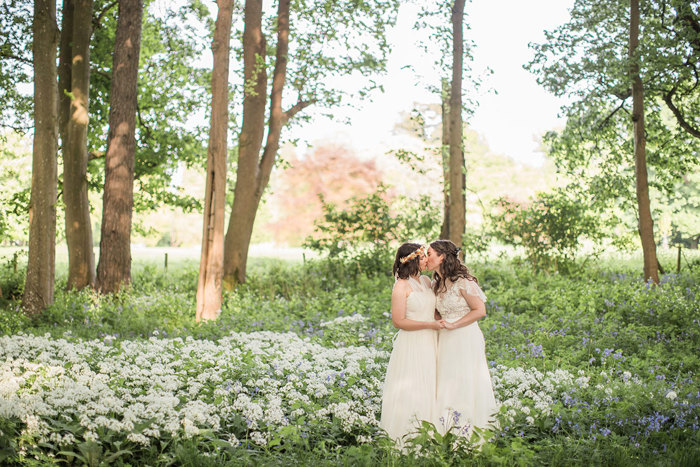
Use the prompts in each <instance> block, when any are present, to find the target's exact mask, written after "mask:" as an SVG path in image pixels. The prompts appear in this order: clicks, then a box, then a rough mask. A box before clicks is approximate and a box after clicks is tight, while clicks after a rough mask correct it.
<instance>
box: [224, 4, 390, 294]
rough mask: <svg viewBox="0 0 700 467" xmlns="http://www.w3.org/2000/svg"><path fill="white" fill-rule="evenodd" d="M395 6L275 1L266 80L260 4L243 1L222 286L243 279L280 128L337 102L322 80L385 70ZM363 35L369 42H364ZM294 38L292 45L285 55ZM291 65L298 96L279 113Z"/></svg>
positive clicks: (295, 90)
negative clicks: (239, 93)
mask: <svg viewBox="0 0 700 467" xmlns="http://www.w3.org/2000/svg"><path fill="white" fill-rule="evenodd" d="M396 7H397V2H396V1H395V0H388V1H385V0H375V1H368V2H356V1H354V0H347V1H338V2H324V1H318V2H316V1H302V2H299V3H296V4H295V10H294V11H292V12H290V1H289V0H279V1H278V5H277V11H276V14H275V15H274V18H273V21H265V23H268V24H274V27H275V30H276V39H277V41H276V44H275V46H274V51H275V56H274V64H273V65H272V70H271V75H268V69H267V66H268V65H267V53H266V52H267V48H268V46H267V44H266V36H265V32H264V30H263V24H265V23H264V22H263V17H264V12H263V2H262V1H261V0H247V1H246V4H245V17H244V31H243V77H244V86H243V92H244V96H243V120H242V124H241V130H240V133H239V137H238V167H237V172H236V185H235V188H234V199H233V207H232V210H231V217H230V219H229V225H228V230H227V232H226V239H225V252H224V285H225V286H226V287H227V288H231V287H233V286H235V284H237V283H240V282H243V281H244V280H245V274H246V266H247V261H248V248H249V246H250V239H251V235H252V231H253V224H254V222H255V216H256V213H257V210H258V206H259V204H260V201H261V199H262V195H263V192H264V190H265V188H266V187H267V184H268V181H269V179H270V174H271V172H272V169H273V167H274V165H275V161H276V159H277V151H278V149H279V147H280V140H281V133H282V128H283V126H284V125H285V124H286V123H287V122H289V121H290V120H291V119H292V118H293V117H294V116H295V115H296V114H297V113H299V112H300V111H302V110H303V109H305V108H306V107H308V106H309V105H311V104H313V103H318V104H319V105H321V106H327V107H330V106H333V105H337V104H338V103H339V101H340V94H339V92H338V91H337V90H333V89H329V88H328V87H327V84H326V82H327V81H328V80H326V79H325V78H327V77H328V76H329V75H332V74H351V73H353V72H359V73H361V74H363V75H367V74H369V73H370V72H373V71H376V70H383V69H384V66H385V60H386V53H387V51H388V47H387V44H386V40H385V30H386V26H387V25H389V24H392V23H393V21H394V16H395V11H396ZM290 14H291V15H292V17H293V18H294V19H295V20H296V21H297V23H298V26H297V27H296V28H294V31H295V33H296V34H295V37H294V38H293V37H292V36H291V35H290ZM368 37H371V38H372V41H371V44H370V43H368V42H367V38H368ZM293 39H295V40H296V41H295V42H294V48H293V49H292V52H291V53H290V41H291V40H293ZM290 65H291V66H292V69H291V77H290V78H291V79H289V82H290V83H291V85H292V90H293V92H295V93H296V94H297V102H296V104H294V105H292V106H290V107H288V108H287V109H286V110H284V109H283V106H282V97H283V93H284V91H285V82H286V81H287V79H288V76H287V75H288V74H289V73H290V71H289V70H288V69H289V66H290ZM268 76H270V81H271V82H270V83H269V86H270V87H271V91H270V94H269V99H268V97H267V89H268ZM363 91H364V90H363ZM266 120H267V128H266ZM264 137H265V138H266V139H265V145H264V147H263V138H264Z"/></svg>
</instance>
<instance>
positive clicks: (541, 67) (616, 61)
mask: <svg viewBox="0 0 700 467" xmlns="http://www.w3.org/2000/svg"><path fill="white" fill-rule="evenodd" d="M630 19H631V17H630V3H629V2H627V1H616V2H609V1H604V0H578V1H576V2H575V3H574V6H573V8H572V10H571V18H570V20H569V21H568V22H567V23H565V24H563V25H561V26H559V27H557V28H555V29H554V30H552V31H546V32H545V41H544V42H543V43H541V44H531V47H532V48H533V49H534V50H535V56H534V59H533V60H532V61H531V62H530V63H529V64H528V65H527V68H528V69H529V70H530V71H532V72H533V73H535V74H536V75H537V79H538V82H539V83H540V84H541V85H543V86H544V87H545V88H546V89H547V90H549V91H551V92H553V93H554V94H555V95H557V96H568V97H569V98H570V99H571V101H572V102H571V103H570V104H569V105H567V106H565V107H563V109H562V112H563V113H564V114H565V115H566V117H567V122H566V126H565V127H564V128H563V129H562V130H561V131H557V132H550V133H548V134H547V135H546V136H545V142H546V145H547V146H548V152H549V154H550V155H551V156H552V157H553V159H554V160H555V162H556V164H557V166H558V169H559V170H560V171H562V172H565V173H567V174H568V175H569V176H570V177H571V178H572V179H573V180H575V183H572V184H571V185H570V187H569V189H570V190H571V191H572V192H574V193H576V195H577V196H578V197H580V198H581V199H585V200H589V201H590V202H591V205H592V207H593V208H594V209H596V210H600V211H601V212H602V213H606V214H609V213H614V214H615V215H618V214H624V215H628V214H629V216H628V217H629V218H630V219H631V218H633V217H634V218H636V219H637V222H635V223H634V231H636V232H637V233H638V234H639V235H640V238H643V237H644V239H643V240H642V242H643V245H646V246H643V249H645V250H646V251H645V256H646V258H645V263H648V261H652V262H654V261H655V260H654V259H653V258H650V250H651V248H652V247H651V245H650V243H649V242H650V241H651V240H653V225H652V224H651V219H650V218H651V215H652V214H651V213H653V212H654V210H655V206H654V200H655V199H656V200H659V199H662V198H663V195H664V194H670V193H672V192H673V191H674V190H675V189H676V187H677V186H678V183H679V182H680V181H681V180H682V179H683V177H684V176H685V175H686V174H688V173H692V172H693V171H694V170H696V167H697V166H698V163H699V162H700V160H699V159H698V158H697V153H698V151H700V139H698V138H696V137H695V136H694V135H693V132H692V131H689V128H690V130H692V129H693V128H697V127H698V126H699V125H698V121H697V117H695V116H696V115H698V111H699V110H700V93H698V92H697V83H698V81H697V79H696V76H697V73H698V69H697V64H698V63H700V47H698V46H699V45H700V42H699V41H698V37H700V36H698V32H699V31H700V26H698V24H700V22H699V21H698V12H697V8H695V9H693V8H690V7H689V4H688V2H686V1H683V0H650V1H647V2H641V3H640V4H639V16H638V25H637V26H636V30H637V31H638V33H637V34H639V35H640V36H641V38H642V40H639V41H638V42H635V47H634V53H633V55H630V53H631V52H630V47H631V45H632V44H631V42H630V40H631V39H632V37H631V33H632V32H633V30H632V29H634V28H631V26H633V25H632V22H631V21H630ZM693 25H694V26H698V28H697V29H694V28H693ZM631 65H634V68H632V67H631ZM635 75H636V76H637V77H639V78H641V80H642V81H641V82H640V81H639V80H638V79H635ZM635 82H636V84H635ZM642 84H643V85H642ZM669 97H670V98H669ZM642 99H643V104H642ZM667 101H670V102H671V104H670V105H669V102H667ZM673 107H676V110H678V112H674V111H673ZM630 115H632V116H633V118H630ZM642 128H643V129H642ZM642 151H643V152H644V153H645V158H644V159H645V160H644V162H645V165H647V166H648V169H646V168H643V167H642V166H641V165H640V163H641V162H642V161H641V160H640V159H639V158H638V157H634V159H633V156H640V155H641V152H642ZM635 159H636V161H635V162H634V163H633V160H635ZM647 171H648V180H647V183H645V182H644V180H643V179H644V178H645V175H644V174H645V173H646V172H647ZM644 185H648V191H650V192H651V195H650V196H649V195H648V194H647V195H645V194H644V191H645V190H644V188H643V186H644ZM635 187H638V190H637V189H635ZM659 195H661V196H659ZM638 196H640V197H641V198H639V199H638V198H637V197H638ZM647 197H649V198H650V199H651V206H650V208H649V211H650V213H649V214H647V213H646V212H644V211H646V209H647V208H643V207H642V206H641V205H640V202H641V203H643V204H646V202H645V201H644V199H645V198H647ZM623 209H624V210H625V211H626V212H624V213H621V211H622V210H623ZM645 218H646V219H645ZM629 227H630V231H632V228H633V226H632V222H631V221H630V223H629ZM642 229H644V232H645V233H642ZM650 269H651V266H650V265H649V264H646V265H645V271H644V274H645V277H647V278H652V280H653V278H654V273H653V271H651V270H650Z"/></svg>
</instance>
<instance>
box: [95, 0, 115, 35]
mask: <svg viewBox="0 0 700 467" xmlns="http://www.w3.org/2000/svg"><path fill="white" fill-rule="evenodd" d="M117 3H119V2H118V1H117V0H115V1H113V2H112V3H109V4H108V5H107V6H105V7H104V8H103V9H102V11H100V14H99V15H97V17H96V18H95V19H93V20H92V30H93V31H94V30H95V29H97V28H99V27H100V22H101V21H102V18H103V17H104V15H106V14H107V12H109V10H111V9H112V8H114V6H115V5H116V4H117Z"/></svg>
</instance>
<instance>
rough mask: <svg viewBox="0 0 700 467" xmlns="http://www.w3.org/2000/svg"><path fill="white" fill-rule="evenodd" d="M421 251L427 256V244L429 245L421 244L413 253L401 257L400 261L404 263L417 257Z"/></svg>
mask: <svg viewBox="0 0 700 467" xmlns="http://www.w3.org/2000/svg"><path fill="white" fill-rule="evenodd" d="M421 253H422V254H423V256H427V255H428V246H427V245H421V246H420V247H419V248H418V249H417V250H416V251H414V252H413V253H411V254H408V255H406V256H404V257H403V258H400V259H399V262H400V263H401V264H404V263H406V262H408V261H411V260H412V259H414V258H416V257H417V256H418V255H420V254H421Z"/></svg>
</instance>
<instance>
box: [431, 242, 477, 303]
mask: <svg viewBox="0 0 700 467" xmlns="http://www.w3.org/2000/svg"><path fill="white" fill-rule="evenodd" d="M430 248H432V249H433V250H434V251H435V253H437V254H438V255H440V256H444V258H443V260H442V263H441V264H440V270H441V271H442V274H440V273H438V271H435V273H434V274H433V279H435V283H434V284H433V291H434V292H435V294H436V295H437V293H438V292H444V291H445V290H447V287H446V286H445V280H446V279H449V280H450V281H452V282H456V281H457V280H459V278H460V277H464V278H465V279H467V280H470V281H474V282H476V283H477V284H478V283H479V281H478V280H477V279H476V277H474V276H473V275H472V273H471V272H469V269H468V268H467V266H465V265H464V263H463V262H462V261H460V259H459V248H458V247H457V245H455V244H454V243H452V242H451V241H450V240H435V241H434V242H432V243H431V244H430Z"/></svg>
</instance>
